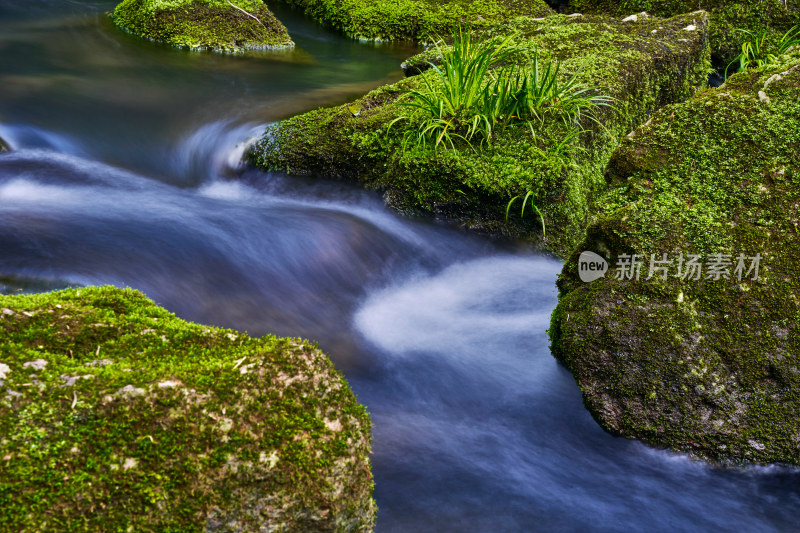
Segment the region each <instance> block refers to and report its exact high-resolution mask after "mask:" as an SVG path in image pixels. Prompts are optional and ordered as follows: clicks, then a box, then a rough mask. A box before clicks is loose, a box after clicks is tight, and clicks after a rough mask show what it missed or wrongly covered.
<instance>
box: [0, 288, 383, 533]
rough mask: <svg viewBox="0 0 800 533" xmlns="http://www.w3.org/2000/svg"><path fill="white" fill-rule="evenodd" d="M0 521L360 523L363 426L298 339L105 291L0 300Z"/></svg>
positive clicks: (217, 527) (336, 383)
mask: <svg viewBox="0 0 800 533" xmlns="http://www.w3.org/2000/svg"><path fill="white" fill-rule="evenodd" d="M0 336H2V338H3V342H2V343H1V344H0V524H2V527H1V528H0V529H2V530H3V531H57V532H68V531H70V532H71V531H187V532H188V531H229V532H230V531H241V532H244V531H267V530H269V531H308V532H320V531H371V529H372V527H373V525H374V519H375V512H376V509H375V505H374V502H373V500H372V488H373V482H372V478H371V474H370V466H369V459H368V454H369V451H370V438H371V437H370V422H369V417H368V415H367V413H366V411H365V409H364V408H363V407H362V406H360V405H359V404H358V403H357V401H356V399H355V397H354V396H353V394H352V392H351V391H350V389H349V388H348V386H347V384H346V382H345V380H344V378H343V377H342V376H341V375H340V374H339V373H338V372H337V371H336V370H335V369H334V368H333V365H332V364H331V362H330V361H329V360H328V359H327V358H326V357H325V356H324V355H323V354H322V353H321V352H320V351H319V350H318V349H317V348H316V347H314V346H313V345H312V344H310V343H308V342H307V341H301V340H296V339H281V338H276V337H272V336H267V337H263V338H260V339H253V338H250V337H248V336H247V335H245V334H242V333H238V332H234V331H230V330H221V329H216V328H210V327H203V326H200V325H197V324H191V323H187V322H184V321H182V320H179V319H177V318H175V316H174V315H172V314H170V313H168V312H167V311H165V310H164V309H162V308H160V307H157V306H156V305H154V304H153V302H151V301H150V300H148V299H146V298H145V297H144V296H143V295H142V294H141V293H138V292H136V291H133V290H129V289H128V290H121V289H115V288H113V287H101V288H81V289H70V290H65V291H61V292H53V293H43V294H36V295H25V296H0Z"/></svg>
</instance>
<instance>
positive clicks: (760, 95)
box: [758, 91, 770, 105]
mask: <svg viewBox="0 0 800 533" xmlns="http://www.w3.org/2000/svg"><path fill="white" fill-rule="evenodd" d="M758 99H759V100H761V103H764V104H767V105H769V101H770V100H769V96H767V93H765V92H764V91H758Z"/></svg>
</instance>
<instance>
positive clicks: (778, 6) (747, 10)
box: [569, 0, 800, 66]
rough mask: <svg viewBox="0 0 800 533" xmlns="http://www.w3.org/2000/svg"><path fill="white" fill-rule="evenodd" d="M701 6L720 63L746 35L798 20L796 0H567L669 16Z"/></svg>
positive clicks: (573, 4) (572, 5)
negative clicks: (705, 14)
mask: <svg viewBox="0 0 800 533" xmlns="http://www.w3.org/2000/svg"><path fill="white" fill-rule="evenodd" d="M697 9H704V10H706V11H708V12H709V13H710V25H709V39H710V42H711V48H712V50H713V53H714V55H715V57H716V59H717V61H718V62H719V64H720V66H722V65H725V64H727V63H728V62H729V61H731V60H732V59H733V58H734V57H735V56H736V55H737V54H738V53H739V52H740V51H741V45H742V42H743V41H744V40H745V39H746V38H747V35H746V34H745V33H743V32H742V31H741V30H747V31H751V32H755V31H758V30H761V29H769V30H771V31H772V33H773V34H779V33H783V32H785V31H786V30H788V29H789V28H790V27H791V26H792V25H794V24H798V23H800V4H799V3H798V2H794V1H789V2H784V1H783V0H699V1H698V0H570V2H569V10H571V11H575V12H579V13H595V14H607V15H616V16H630V15H636V14H637V13H640V12H643V11H644V12H647V13H650V14H651V15H655V16H658V17H671V16H674V15H678V14H680V13H687V12H689V11H695V10H697Z"/></svg>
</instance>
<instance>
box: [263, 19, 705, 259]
mask: <svg viewBox="0 0 800 533" xmlns="http://www.w3.org/2000/svg"><path fill="white" fill-rule="evenodd" d="M705 20H706V15H705V13H703V12H698V13H694V14H690V15H683V16H679V17H676V18H673V19H670V20H662V19H648V20H641V21H638V22H634V23H622V22H620V21H619V20H610V19H608V18H604V17H567V16H563V15H555V16H551V17H548V18H546V19H543V20H537V19H533V18H529V17H520V18H517V19H514V20H513V21H512V22H509V23H507V24H503V25H501V26H500V27H497V28H495V29H494V30H493V31H494V32H498V33H510V32H517V35H518V37H517V41H516V44H517V45H518V46H519V48H520V50H521V52H520V54H519V61H520V63H521V64H523V65H527V66H528V68H529V67H530V57H531V54H532V52H533V50H535V49H538V50H539V52H540V56H543V57H547V58H556V59H559V60H561V61H562V63H561V71H560V73H561V75H562V76H563V77H564V78H566V77H567V76H570V75H571V74H573V73H579V74H578V75H579V77H580V79H581V80H582V81H583V82H584V83H585V84H587V85H589V86H592V87H596V88H597V90H599V91H601V92H603V93H605V94H608V95H610V96H613V97H614V98H616V103H615V106H616V109H614V110H612V109H610V108H605V109H604V110H603V111H602V113H601V115H600V116H599V119H600V122H602V124H603V127H602V128H601V127H599V126H597V125H596V124H594V123H592V122H589V121H586V123H585V124H584V126H585V128H586V129H587V131H586V132H585V133H584V134H582V135H581V136H580V138H579V139H578V140H576V141H575V142H574V143H573V145H572V146H571V147H570V148H571V151H569V154H568V156H567V157H560V156H559V155H558V154H557V153H556V150H555V146H556V145H557V144H558V143H560V142H561V141H562V140H563V139H564V138H565V136H566V135H567V133H568V130H567V128H566V127H565V126H564V125H563V124H561V123H551V124H547V125H546V126H545V127H544V128H539V131H537V133H536V135H537V138H536V140H535V141H534V139H532V137H531V133H530V131H529V130H528V128H527V127H526V126H524V125H523V126H520V127H518V128H509V129H507V130H505V132H504V133H503V134H501V135H499V136H498V138H497V139H496V140H495V141H494V143H493V145H492V146H491V147H490V148H486V149H482V150H477V151H473V150H472V149H470V148H468V147H463V146H462V147H461V148H460V149H459V150H457V151H442V150H439V151H437V152H433V151H432V150H431V149H430V148H425V147H419V146H416V145H414V144H413V143H412V144H411V145H404V143H403V137H404V134H405V132H406V131H408V130H410V129H413V128H416V123H415V121H414V116H413V114H412V113H411V111H409V110H408V108H405V107H402V106H399V105H397V104H398V102H399V101H400V100H401V99H403V98H408V96H407V95H405V94H404V93H403V92H402V90H403V89H407V88H411V87H417V88H418V87H421V86H422V81H421V80H420V79H419V77H413V78H409V79H407V80H404V81H402V82H400V83H398V84H395V85H391V86H386V87H382V88H380V89H378V90H376V91H373V92H371V93H369V94H368V95H367V96H365V97H364V98H362V99H360V100H359V101H357V102H355V103H352V104H348V105H344V106H341V107H337V108H326V109H318V110H316V111H312V112H310V113H306V114H303V115H300V116H297V117H294V118H291V119H289V120H286V121H284V122H281V123H279V124H277V125H276V126H275V127H273V128H272V129H271V130H270V131H268V132H267V133H266V135H265V136H264V138H263V139H262V140H261V141H260V142H259V143H258V144H257V145H256V146H255V147H254V148H253V149H252V151H251V152H250V154H249V157H250V159H251V160H252V161H253V162H254V163H255V164H256V165H258V166H260V167H261V168H263V169H266V170H282V171H287V172H289V173H293V174H314V175H320V176H326V177H332V178H336V179H345V180H349V181H354V182H358V183H360V184H362V185H364V186H366V187H368V188H372V189H378V190H381V191H383V193H384V197H385V199H386V201H387V203H388V204H389V205H391V206H393V207H395V208H397V209H399V210H401V211H404V212H415V213H417V212H421V213H427V214H434V215H436V216H440V217H444V218H447V219H450V220H456V221H458V222H460V223H461V224H463V225H465V226H467V227H469V228H472V229H475V230H479V231H486V232H491V233H497V234H504V235H510V236H520V237H524V238H528V239H531V240H534V241H536V242H539V243H540V244H541V245H542V246H543V247H544V248H547V249H549V250H552V251H554V252H556V253H560V254H565V253H566V252H567V251H568V250H569V249H570V248H571V246H573V245H574V244H575V243H577V242H578V240H579V239H580V237H581V235H582V232H583V229H584V227H585V224H586V220H587V216H588V202H589V199H590V198H591V197H592V196H593V195H594V194H595V193H596V192H598V191H602V190H604V188H605V182H604V180H603V171H604V169H605V166H606V163H607V162H608V158H609V157H610V155H611V152H612V151H613V150H614V148H616V146H617V143H618V141H619V138H621V137H622V136H623V135H625V134H626V133H628V132H629V131H631V130H632V129H633V128H634V127H635V126H636V125H638V124H641V123H642V122H644V121H645V120H646V119H647V118H648V117H649V116H650V115H651V114H652V113H653V112H654V111H655V110H656V109H658V108H659V107H661V106H663V105H665V104H667V103H670V102H675V101H680V100H683V99H685V98H687V97H689V96H690V95H691V94H693V92H694V90H695V88H697V87H698V86H702V85H703V84H704V83H705V79H706V72H707V69H708V53H707V52H708V50H707V47H706V40H705ZM689 26H694V29H690V30H687V29H686V28H687V27H689ZM430 74H431V73H424V74H422V75H423V76H425V75H430ZM401 116H404V117H407V118H408V119H409V120H406V121H402V122H398V123H396V124H394V126H392V128H391V129H389V128H388V125H389V124H390V123H391V122H392V120H393V119H395V118H397V117H401ZM542 152H544V155H543V153H542ZM527 191H533V192H534V195H535V203H536V204H537V205H538V207H539V208H540V209H541V210H542V212H543V213H544V218H545V224H546V228H547V236H548V239H547V241H545V242H541V241H540V239H541V237H542V228H541V226H540V225H539V221H538V219H535V218H534V217H530V216H526V217H525V219H521V218H520V217H519V215H518V214H516V215H515V216H513V217H512V218H511V221H510V223H507V222H506V220H505V207H506V204H507V203H508V201H509V199H510V198H511V197H513V196H515V195H520V194H521V195H525V194H526V192H527ZM515 211H516V210H515Z"/></svg>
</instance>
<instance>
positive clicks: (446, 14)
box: [283, 0, 554, 41]
mask: <svg viewBox="0 0 800 533" xmlns="http://www.w3.org/2000/svg"><path fill="white" fill-rule="evenodd" d="M283 1H284V2H285V3H288V4H291V5H294V6H297V7H300V8H302V9H303V10H304V11H305V13H306V14H307V15H309V16H310V17H312V18H314V19H315V20H317V21H318V22H321V23H322V24H325V25H326V26H329V27H332V28H334V29H336V30H337V31H340V32H342V33H344V34H345V35H348V36H350V37H354V38H357V39H363V40H380V41H397V40H400V41H416V40H422V41H431V40H435V39H437V38H438V37H439V36H442V35H445V36H446V35H448V34H449V33H450V32H451V31H452V29H453V28H454V27H456V26H459V25H470V26H472V27H474V28H479V27H486V26H490V25H492V24H496V23H498V22H500V21H503V20H507V19H509V18H511V17H515V16H519V15H528V16H533V17H543V16H546V15H551V14H553V13H554V11H553V10H552V9H551V8H550V7H549V6H548V5H547V4H546V3H545V2H544V0H392V1H389V2H387V1H386V0H283Z"/></svg>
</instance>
